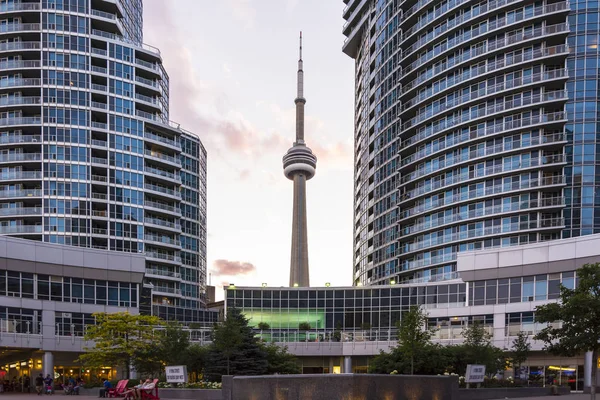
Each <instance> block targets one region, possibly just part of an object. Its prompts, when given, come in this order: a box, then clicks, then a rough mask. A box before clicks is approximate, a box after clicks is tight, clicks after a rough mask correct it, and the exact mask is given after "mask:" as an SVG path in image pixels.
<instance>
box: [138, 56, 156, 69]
mask: <svg viewBox="0 0 600 400" xmlns="http://www.w3.org/2000/svg"><path fill="white" fill-rule="evenodd" d="M135 63H136V64H137V65H141V66H142V67H144V68H148V69H151V70H153V71H158V64H156V63H151V62H148V61H144V60H140V59H139V58H136V59H135Z"/></svg>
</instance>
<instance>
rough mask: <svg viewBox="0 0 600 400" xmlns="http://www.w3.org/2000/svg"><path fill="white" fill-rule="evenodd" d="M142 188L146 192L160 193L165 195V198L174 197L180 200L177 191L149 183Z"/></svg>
mask: <svg viewBox="0 0 600 400" xmlns="http://www.w3.org/2000/svg"><path fill="white" fill-rule="evenodd" d="M144 188H145V189H146V190H147V191H148V190H149V191H152V192H155V193H160V194H163V195H166V196H167V197H175V198H177V199H180V198H181V193H180V192H179V191H178V190H173V189H169V188H167V187H164V186H158V185H153V184H151V183H146V184H145V185H144Z"/></svg>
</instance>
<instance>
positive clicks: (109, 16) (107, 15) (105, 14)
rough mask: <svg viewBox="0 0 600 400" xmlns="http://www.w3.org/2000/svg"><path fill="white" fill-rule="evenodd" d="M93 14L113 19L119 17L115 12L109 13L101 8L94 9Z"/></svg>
mask: <svg viewBox="0 0 600 400" xmlns="http://www.w3.org/2000/svg"><path fill="white" fill-rule="evenodd" d="M91 14H92V15H95V16H96V17H101V18H106V19H112V20H116V19H117V16H116V15H115V14H111V13H107V12H104V11H99V10H93V9H92V11H91Z"/></svg>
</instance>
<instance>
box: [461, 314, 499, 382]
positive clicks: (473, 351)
mask: <svg viewBox="0 0 600 400" xmlns="http://www.w3.org/2000/svg"><path fill="white" fill-rule="evenodd" d="M462 335H463V338H464V339H465V341H464V344H463V345H462V346H457V347H458V351H459V352H460V351H462V352H463V355H462V358H463V360H464V361H466V362H467V364H482V365H485V369H486V372H487V374H488V375H490V376H493V375H495V374H496V373H497V372H498V371H499V370H503V369H505V367H506V357H505V355H504V352H503V351H502V349H499V348H498V347H495V346H494V345H492V341H491V339H492V335H490V334H489V333H488V332H486V330H485V327H484V326H483V325H482V324H480V323H478V322H474V323H472V324H470V325H469V326H467V327H465V328H464V329H463V332H462ZM465 368H466V367H465ZM465 371H466V369H465ZM461 373H464V372H463V371H461Z"/></svg>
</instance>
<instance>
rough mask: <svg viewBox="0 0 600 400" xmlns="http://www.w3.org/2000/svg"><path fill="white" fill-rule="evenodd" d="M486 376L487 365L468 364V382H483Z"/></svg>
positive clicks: (466, 376)
mask: <svg viewBox="0 0 600 400" xmlns="http://www.w3.org/2000/svg"><path fill="white" fill-rule="evenodd" d="M483 378H485V365H475V364H468V365H467V373H466V374H465V382H467V383H481V382H483Z"/></svg>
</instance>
